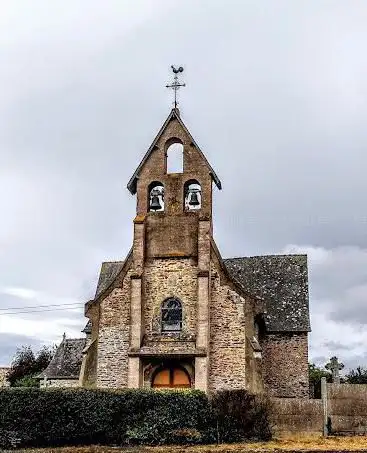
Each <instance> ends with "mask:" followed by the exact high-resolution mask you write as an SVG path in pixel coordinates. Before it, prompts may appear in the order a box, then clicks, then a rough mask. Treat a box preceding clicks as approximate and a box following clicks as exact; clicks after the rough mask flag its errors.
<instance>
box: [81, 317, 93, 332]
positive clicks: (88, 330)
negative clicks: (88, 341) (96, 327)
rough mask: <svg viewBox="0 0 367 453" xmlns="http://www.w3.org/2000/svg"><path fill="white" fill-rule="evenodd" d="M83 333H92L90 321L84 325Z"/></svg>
mask: <svg viewBox="0 0 367 453" xmlns="http://www.w3.org/2000/svg"><path fill="white" fill-rule="evenodd" d="M82 332H83V333H86V334H90V333H92V321H91V320H89V321H88V322H87V324H86V325H85V327H84V329H83V330H82Z"/></svg>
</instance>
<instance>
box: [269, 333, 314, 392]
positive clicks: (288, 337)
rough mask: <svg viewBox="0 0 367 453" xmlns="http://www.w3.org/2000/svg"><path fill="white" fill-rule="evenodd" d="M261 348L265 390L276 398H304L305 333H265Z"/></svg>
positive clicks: (306, 377) (305, 390)
mask: <svg viewBox="0 0 367 453" xmlns="http://www.w3.org/2000/svg"><path fill="white" fill-rule="evenodd" d="M262 348H263V374H264V383H265V390H266V392H267V393H268V394H269V395H270V396H274V397H279V398H308V396H309V379H308V339H307V333H274V334H266V335H265V338H264V339H263V341H262Z"/></svg>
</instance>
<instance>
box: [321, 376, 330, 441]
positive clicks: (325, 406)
mask: <svg viewBox="0 0 367 453" xmlns="http://www.w3.org/2000/svg"><path fill="white" fill-rule="evenodd" d="M321 399H322V410H323V415H324V427H323V435H324V436H325V437H326V436H327V435H328V431H329V430H328V416H329V414H328V401H327V386H326V377H322V378H321Z"/></svg>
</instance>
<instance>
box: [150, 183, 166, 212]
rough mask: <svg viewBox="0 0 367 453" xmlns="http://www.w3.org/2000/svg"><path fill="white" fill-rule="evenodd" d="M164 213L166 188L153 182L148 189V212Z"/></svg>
mask: <svg viewBox="0 0 367 453" xmlns="http://www.w3.org/2000/svg"><path fill="white" fill-rule="evenodd" d="M152 211H153V212H156V211H164V186H163V184H162V183H161V182H159V181H153V182H152V183H150V184H149V187H148V212H152Z"/></svg>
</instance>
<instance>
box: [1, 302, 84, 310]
mask: <svg viewBox="0 0 367 453" xmlns="http://www.w3.org/2000/svg"><path fill="white" fill-rule="evenodd" d="M65 305H81V304H80V302H72V303H71V302H70V303H65V304H51V305H28V306H26V307H8V308H0V311H5V310H24V309H26V308H39V307H63V306H65Z"/></svg>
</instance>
